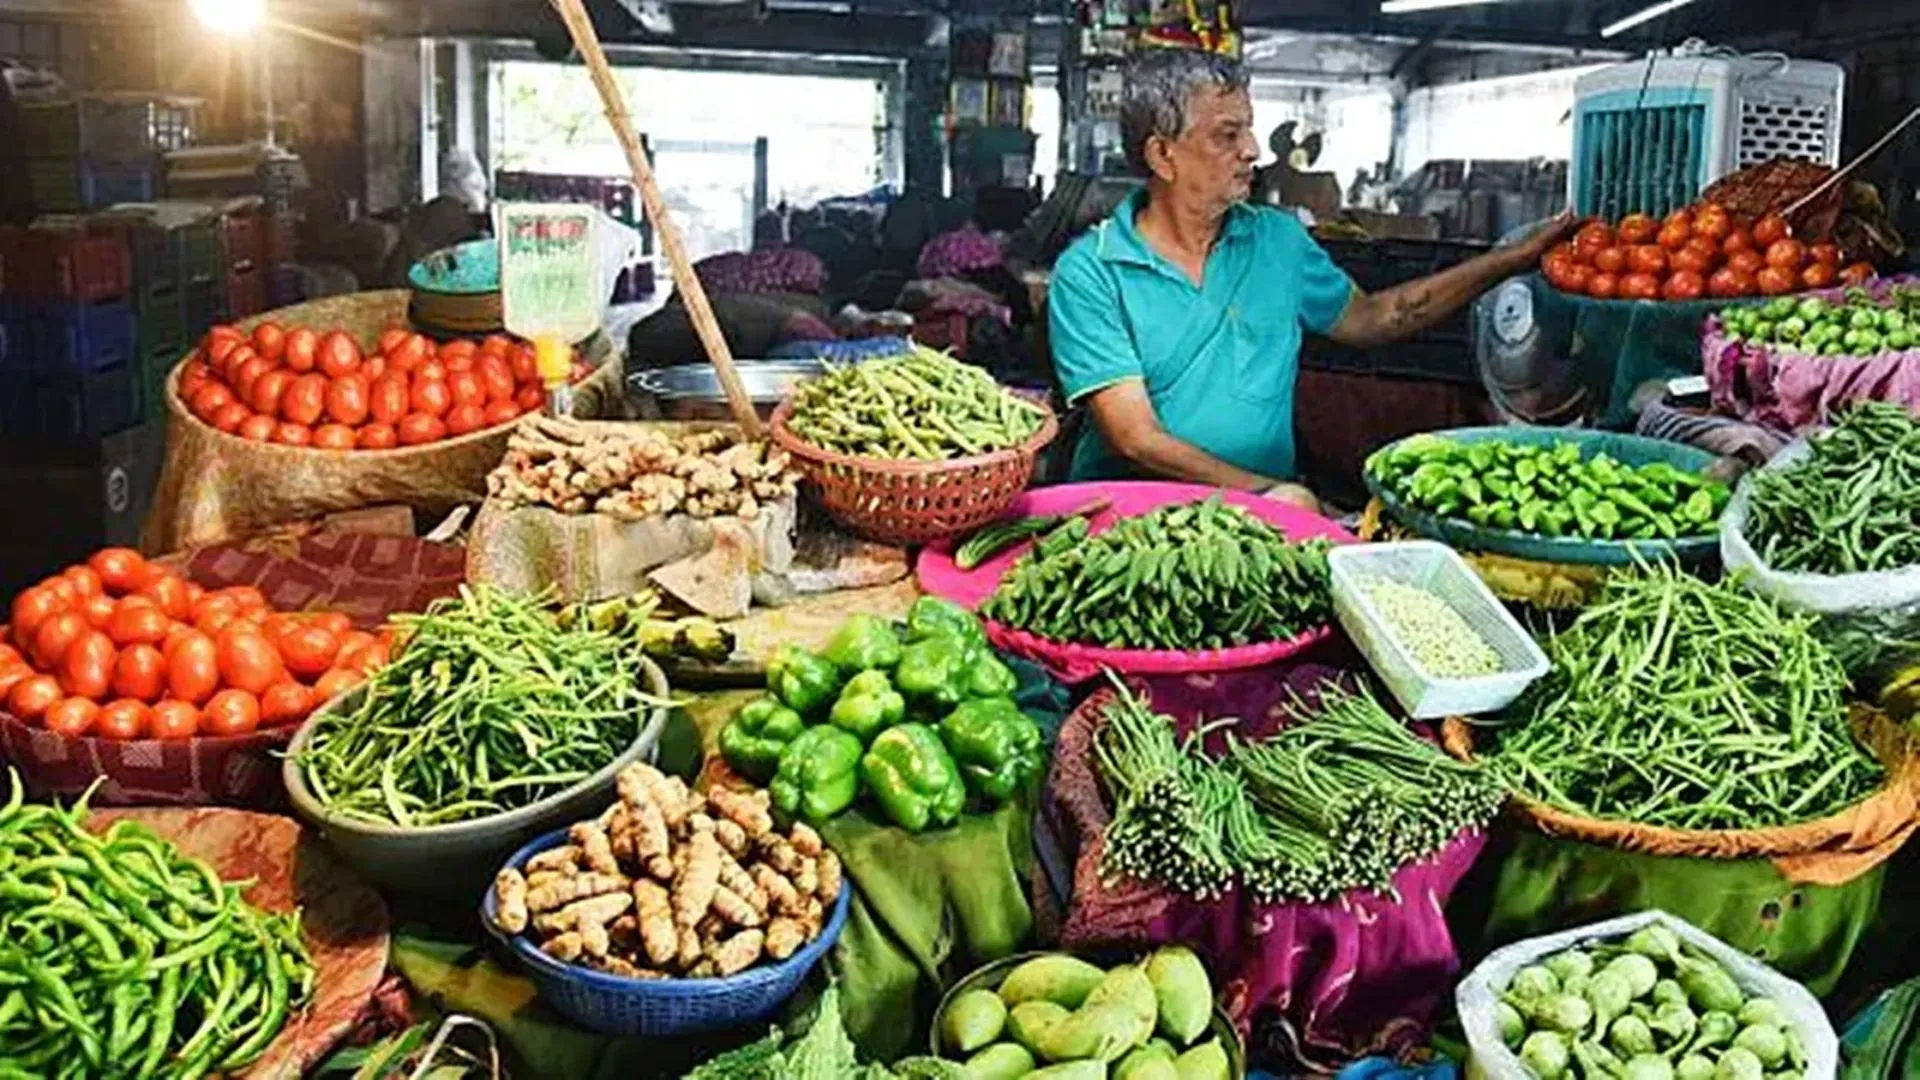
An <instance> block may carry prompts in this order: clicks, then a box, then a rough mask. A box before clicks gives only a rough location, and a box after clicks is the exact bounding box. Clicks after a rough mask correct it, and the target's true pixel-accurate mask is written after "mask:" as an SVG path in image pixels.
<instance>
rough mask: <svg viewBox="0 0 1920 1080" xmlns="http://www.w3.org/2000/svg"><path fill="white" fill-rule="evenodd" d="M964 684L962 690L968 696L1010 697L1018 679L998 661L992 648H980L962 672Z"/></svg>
mask: <svg viewBox="0 0 1920 1080" xmlns="http://www.w3.org/2000/svg"><path fill="white" fill-rule="evenodd" d="M963 677H964V679H965V685H964V686H963V687H962V688H961V689H962V691H963V692H964V693H965V694H966V696H967V697H970V698H998V697H1012V696H1013V692H1014V691H1015V690H1017V689H1019V687H1020V680H1019V678H1018V677H1016V676H1015V675H1014V673H1013V669H1012V668H1010V667H1008V666H1007V665H1005V664H1003V663H1001V662H1000V658H999V657H997V656H995V655H993V650H992V649H981V650H979V651H978V652H977V653H975V654H974V657H973V660H972V662H971V663H969V664H967V668H966V671H965V673H964V676H963Z"/></svg>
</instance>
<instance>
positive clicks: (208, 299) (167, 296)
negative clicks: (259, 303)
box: [106, 215, 226, 416]
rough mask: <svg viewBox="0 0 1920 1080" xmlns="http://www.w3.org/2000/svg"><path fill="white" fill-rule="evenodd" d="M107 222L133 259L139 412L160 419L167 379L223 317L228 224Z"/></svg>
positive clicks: (132, 218)
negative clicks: (123, 239) (224, 235)
mask: <svg viewBox="0 0 1920 1080" xmlns="http://www.w3.org/2000/svg"><path fill="white" fill-rule="evenodd" d="M106 220H108V221H110V222H111V223H112V224H113V225H114V226H115V227H118V228H120V229H122V230H123V232H124V235H125V237H126V241H127V247H128V249H129V250H130V251H131V252H132V255H133V260H132V266H133V313H134V342H135V348H134V365H135V375H136V379H137V381H138V385H139V388H140V412H141V415H143V416H158V415H161V414H162V413H163V412H164V411H165V410H164V409H163V407H162V403H161V392H162V388H163V387H164V385H165V383H166V378H167V374H168V372H169V371H170V370H171V369H172V367H173V365H174V364H175V363H177V362H178V361H179V359H180V358H181V357H182V356H183V355H185V354H186V352H187V350H188V349H189V348H190V347H191V346H192V344H193V343H194V342H195V341H198V340H199V339H200V337H201V335H203V334H205V333H206V331H207V328H208V327H209V326H211V325H213V323H214V322H215V321H217V320H218V319H219V318H221V317H222V316H223V315H224V312H225V306H224V304H225V301H224V294H225V290H226V281H225V259H224V256H223V255H222V254H221V252H222V237H221V229H222V224H221V222H220V219H219V218H217V217H213V216H208V217H206V218H203V219H200V220H187V221H182V220H178V219H173V220H163V219H161V218H159V217H154V216H146V215H115V216H114V217H113V218H110V219H106ZM216 294H218V296H217V297H216ZM216 301H217V302H216Z"/></svg>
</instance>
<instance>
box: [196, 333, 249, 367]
mask: <svg viewBox="0 0 1920 1080" xmlns="http://www.w3.org/2000/svg"><path fill="white" fill-rule="evenodd" d="M223 330H225V331H229V333H225V334H223V333H221V332H220V331H223ZM245 340H246V339H245V338H243V337H241V336H240V331H238V330H235V329H233V327H231V326H216V327H214V328H213V329H212V330H209V331H207V344H206V347H205V348H204V349H203V350H201V351H203V352H205V353H206V354H207V361H208V363H209V364H210V365H211V366H212V367H213V370H215V371H220V372H224V371H225V370H226V363H227V357H229V356H231V355H233V350H235V349H237V348H239V347H240V345H241V343H242V342H243V341H245Z"/></svg>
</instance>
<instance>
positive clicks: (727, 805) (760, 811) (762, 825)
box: [707, 788, 773, 840]
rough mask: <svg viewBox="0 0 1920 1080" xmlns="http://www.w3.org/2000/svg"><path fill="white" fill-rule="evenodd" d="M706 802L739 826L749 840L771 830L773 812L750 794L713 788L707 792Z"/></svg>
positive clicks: (764, 834)
mask: <svg viewBox="0 0 1920 1080" xmlns="http://www.w3.org/2000/svg"><path fill="white" fill-rule="evenodd" d="M763 794H764V792H763ZM707 804H708V805H709V806H711V807H713V809H714V810H716V811H718V812H719V814H720V816H721V817H723V818H725V819H726V820H728V821H731V822H733V823H734V824H735V825H738V826H740V828H741V830H742V831H743V832H745V833H746V834H747V839H749V840H757V839H759V838H761V837H763V836H766V835H767V834H769V833H771V832H772V831H773V814H772V813H771V812H770V811H769V810H768V809H767V805H766V804H765V803H762V802H760V801H759V800H757V799H755V798H754V797H753V796H751V795H743V794H741V793H740V792H737V791H728V790H726V789H724V788H715V789H713V790H712V791H710V792H708V793H707Z"/></svg>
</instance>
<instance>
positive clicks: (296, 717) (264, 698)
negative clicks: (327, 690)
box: [260, 682, 319, 727]
mask: <svg viewBox="0 0 1920 1080" xmlns="http://www.w3.org/2000/svg"><path fill="white" fill-rule="evenodd" d="M317 704H319V703H318V702H317V701H315V700H314V694H313V691H312V690H311V689H309V688H307V687H305V686H302V685H300V684H299V683H297V682H283V683H274V684H273V685H272V686H270V687H268V688H267V692H266V693H265V694H262V695H261V696H260V723H261V724H262V725H264V726H266V727H279V726H280V725H282V724H291V723H295V722H297V721H300V720H304V719H306V718H307V714H308V713H310V712H312V711H313V707H314V706H315V705H317Z"/></svg>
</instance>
